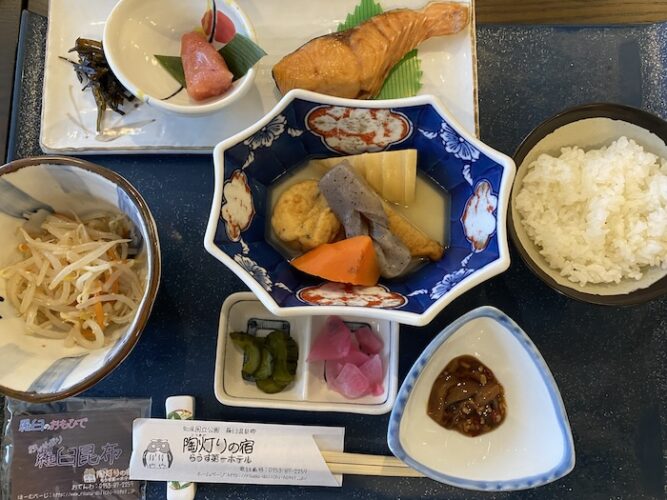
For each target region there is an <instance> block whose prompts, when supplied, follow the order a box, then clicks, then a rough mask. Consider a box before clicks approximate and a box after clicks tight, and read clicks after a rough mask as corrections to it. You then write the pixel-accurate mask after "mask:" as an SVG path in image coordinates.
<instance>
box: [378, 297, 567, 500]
mask: <svg viewBox="0 0 667 500" xmlns="http://www.w3.org/2000/svg"><path fill="white" fill-rule="evenodd" d="M464 354H468V355H472V356H475V357H476V358H478V359H480V361H482V362H483V363H484V364H485V365H486V366H487V367H489V368H490V369H491V371H492V372H493V373H494V375H495V376H496V377H497V379H498V381H499V382H500V383H501V384H502V386H503V387H504V389H505V401H506V403H507V415H506V417H505V420H504V422H503V423H502V424H500V426H498V427H497V428H496V429H494V430H492V431H491V432H488V433H486V434H482V435H480V436H477V437H468V436H464V435H463V434H460V433H459V432H457V431H454V430H448V429H445V428H443V427H441V426H440V425H439V424H437V423H436V422H434V421H433V420H432V419H431V418H430V417H429V416H428V415H427V413H426V406H427V402H428V397H429V394H430V392H431V387H432V386H433V382H434V381H435V379H436V378H437V376H438V375H439V374H440V372H441V371H442V370H443V369H444V367H445V366H446V365H447V364H448V363H449V362H450V361H451V360H452V359H453V358H455V357H457V356H461V355H464ZM387 439H388V443H389V448H390V449H391V451H392V453H394V455H396V456H397V457H398V458H399V459H401V460H403V461H404V462H405V463H407V464H408V465H410V466H411V467H413V468H415V469H416V470H418V471H420V472H422V473H423V474H425V475H426V476H428V477H430V478H432V479H435V480H436V481H440V482H442V483H447V484H451V485H453V486H457V487H459V488H467V489H474V490H495V491H502V490H520V489H525V488H533V487H536V486H541V485H543V484H546V483H549V482H551V481H555V480H556V479H559V478H561V477H563V476H564V475H566V474H568V473H569V472H570V471H571V470H572V469H573V468H574V461H575V457H574V445H573V442H572V434H571V431H570V425H569V422H568V419H567V415H566V413H565V408H564V407H563V401H562V400H561V397H560V394H559V392H558V388H557V387H556V382H555V381H554V378H553V376H552V375H551V372H550V371H549V368H548V367H547V365H546V363H545V362H544V359H542V356H541V355H540V353H539V351H538V350H537V348H536V347H535V345H534V344H533V343H532V342H531V340H530V339H529V338H528V336H527V335H526V334H525V333H524V332H523V330H521V328H520V327H519V326H518V325H517V324H516V323H514V322H513V321H512V320H511V319H510V318H509V317H508V316H506V315H505V314H504V313H502V312H501V311H499V310H497V309H495V308H492V307H480V308H479V309H475V310H474V311H471V312H469V313H468V314H465V315H464V316H462V317H461V318H459V319H458V320H456V321H455V322H454V323H452V324H451V325H450V326H448V327H447V328H445V330H443V331H442V332H441V333H440V334H439V335H438V336H437V337H436V338H435V339H433V341H432V342H431V343H430V344H429V345H428V347H427V348H426V349H425V350H424V352H423V353H422V354H421V356H419V358H418V359H417V361H416V362H415V364H414V365H413V366H412V368H411V369H410V372H409V373H408V375H407V377H406V378H405V381H404V382H403V385H402V386H401V388H400V390H399V392H398V397H397V399H396V404H395V405H394V409H393V410H392V412H391V417H390V419H389V429H388V434H387Z"/></svg>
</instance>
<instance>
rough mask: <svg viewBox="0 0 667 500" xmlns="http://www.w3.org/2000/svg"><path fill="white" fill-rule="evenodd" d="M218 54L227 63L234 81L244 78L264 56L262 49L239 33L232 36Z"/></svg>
mask: <svg viewBox="0 0 667 500" xmlns="http://www.w3.org/2000/svg"><path fill="white" fill-rule="evenodd" d="M218 52H220V55H222V57H223V58H224V60H225V62H226V63H227V67H228V68H229V71H231V72H232V74H233V75H234V80H238V79H239V78H241V77H242V76H244V75H245V74H246V73H247V72H248V71H250V68H252V67H253V66H254V65H255V64H257V61H259V60H260V59H261V58H262V57H264V56H265V55H266V52H264V49H262V48H261V47H260V46H259V45H257V44H256V43H255V42H253V41H252V40H251V39H250V38H248V37H246V36H243V35H242V34H241V33H237V34H236V35H234V38H232V39H231V40H230V41H229V43H228V44H227V45H225V46H224V47H223V48H221V49H220V50H219V51H218Z"/></svg>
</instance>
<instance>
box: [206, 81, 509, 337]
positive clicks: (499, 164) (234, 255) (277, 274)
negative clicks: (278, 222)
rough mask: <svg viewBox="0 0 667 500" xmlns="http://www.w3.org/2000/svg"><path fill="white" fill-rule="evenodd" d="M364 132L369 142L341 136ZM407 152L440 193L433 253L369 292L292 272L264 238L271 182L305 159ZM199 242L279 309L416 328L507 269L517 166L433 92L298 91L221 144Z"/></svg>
mask: <svg viewBox="0 0 667 500" xmlns="http://www.w3.org/2000/svg"><path fill="white" fill-rule="evenodd" d="M360 129H361V130H363V131H364V132H365V133H366V137H368V136H372V137H373V139H372V140H371V142H370V143H368V142H364V141H362V140H359V138H358V136H355V135H354V133H350V131H357V132H358V131H359V130H360ZM408 148H415V149H417V151H418V169H419V171H420V172H421V173H422V174H424V175H426V176H427V177H429V178H430V179H431V180H432V181H433V182H434V183H435V184H436V185H438V186H439V187H440V188H441V189H442V190H443V191H447V192H448V193H449V196H450V199H451V207H450V208H451V210H450V220H449V224H450V227H449V231H447V233H448V234H449V241H448V242H447V250H446V251H445V255H444V257H443V259H442V260H440V261H439V262H433V263H430V264H428V265H425V266H423V267H421V268H420V269H419V270H418V271H416V272H414V273H412V274H410V275H409V276H407V277H406V278H404V279H403V280H393V281H386V282H385V281H381V282H380V283H379V284H378V285H377V286H375V287H361V286H351V285H342V284H335V283H329V282H323V281H322V280H321V279H318V278H311V277H307V276H305V275H304V274H302V273H300V272H298V271H296V270H294V269H293V268H292V267H291V266H290V264H289V263H288V262H287V261H286V260H285V258H284V257H283V256H282V255H281V254H280V253H279V252H278V251H277V250H276V249H274V247H272V246H271V244H269V242H267V240H266V239H265V235H266V225H267V221H269V219H270V210H271V207H269V206H267V205H268V200H267V196H268V189H269V188H270V187H271V186H272V185H273V184H275V183H276V182H277V180H279V179H280V178H281V176H283V175H285V174H286V173H288V172H290V171H292V170H294V169H295V168H297V167H299V166H300V165H302V164H304V163H305V162H306V161H308V160H310V159H313V158H323V157H331V156H343V155H349V154H358V153H362V152H366V151H381V150H397V149H408ZM213 159H214V163H215V194H214V198H213V206H212V209H211V215H210V219H209V223H208V227H207V230H206V237H205V240H204V245H205V247H206V249H207V250H208V251H209V252H210V253H211V254H212V255H214V256H215V257H217V258H218V259H219V260H220V261H222V262H223V263H224V264H225V265H226V266H227V267H229V268H230V269H231V270H232V271H233V272H234V273H236V274H237V275H238V276H239V277H240V278H241V279H242V280H243V281H244V282H245V283H246V285H248V286H249V287H250V289H251V290H252V291H253V292H254V293H255V294H256V295H257V296H258V298H259V299H260V300H261V301H262V303H263V304H264V305H265V306H266V308H267V309H269V310H270V311H271V312H272V313H274V314H276V315H278V316H295V315H304V314H336V313H340V312H341V307H346V308H347V309H346V310H345V314H352V315H357V316H365V317H374V318H382V319H388V320H392V321H398V322H400V323H405V324H410V325H418V326H421V325H425V324H427V323H428V322H429V321H431V320H432V319H433V318H434V317H435V315H436V314H437V313H438V312H439V311H440V310H442V308H443V307H445V306H446V305H447V304H449V303H450V302H451V301H452V300H454V299H455V298H456V297H458V296H459V295H461V294H462V293H464V292H466V291H467V290H469V289H471V288H472V287H474V286H476V285H478V284H480V283H482V282H483V281H485V280H487V279H489V278H491V277H492V276H495V275H496V274H498V273H501V272H503V271H504V270H506V269H507V268H508V267H509V262H510V259H509V252H508V248H507V233H506V228H505V217H506V214H507V206H508V199H509V193H510V189H511V186H512V181H513V179H514V172H515V166H514V162H513V161H512V159H511V158H509V157H507V156H505V155H504V154H502V153H499V152H497V151H495V150H493V149H491V148H490V147H488V146H486V145H485V144H484V143H482V142H481V141H479V140H478V139H476V138H475V137H473V136H472V135H471V134H470V133H468V132H467V131H465V130H464V129H463V128H462V127H461V126H460V125H459V124H458V122H456V120H455V119H454V118H453V117H452V116H451V115H450V114H449V113H448V112H447V111H446V110H445V109H443V107H442V106H441V105H440V103H439V102H438V101H437V100H436V99H435V98H434V97H433V96H428V95H424V96H418V97H411V98H406V99H396V100H390V101H357V100H351V99H340V98H336V97H330V96H324V95H320V94H316V93H313V92H307V91H303V90H293V91H291V92H289V93H288V94H286V95H285V97H283V98H282V100H281V101H280V102H279V103H278V104H277V105H276V107H275V108H274V109H273V111H271V112H270V113H269V114H268V115H266V116H265V117H264V118H263V119H262V120H260V121H259V122H258V123H257V124H255V125H254V126H252V127H250V128H248V129H247V130H245V131H243V132H240V133H239V134H237V135H235V136H234V137H231V138H229V139H227V140H225V141H223V142H221V143H220V144H218V145H217V146H216V148H215V151H214V153H213Z"/></svg>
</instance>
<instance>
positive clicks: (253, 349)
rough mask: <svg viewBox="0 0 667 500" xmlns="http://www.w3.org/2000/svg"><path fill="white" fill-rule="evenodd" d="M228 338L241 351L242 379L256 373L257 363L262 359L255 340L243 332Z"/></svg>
mask: <svg viewBox="0 0 667 500" xmlns="http://www.w3.org/2000/svg"><path fill="white" fill-rule="evenodd" d="M230 337H231V338H232V341H233V342H234V344H236V345H237V346H239V347H240V348H241V349H243V367H242V368H241V372H242V374H243V375H244V377H243V378H246V377H248V376H252V374H253V373H255V371H257V368H259V363H260V361H261V359H262V353H261V351H260V344H259V342H257V338H256V337H253V336H252V335H248V334H247V333H243V332H232V333H231V334H230Z"/></svg>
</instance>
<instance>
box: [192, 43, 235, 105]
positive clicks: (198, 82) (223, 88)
mask: <svg viewBox="0 0 667 500" xmlns="http://www.w3.org/2000/svg"><path fill="white" fill-rule="evenodd" d="M181 60H182V61H183V72H184V73H185V82H186V83H187V85H186V87H187V90H188V94H189V95H190V97H192V98H193V99H194V100H195V101H201V100H204V99H208V98H209V97H216V96H219V95H222V94H224V93H225V92H227V90H229V88H230V87H231V86H232V80H233V79H234V75H233V74H232V73H231V71H229V69H228V68H227V64H226V63H225V60H224V59H223V58H222V56H221V55H220V54H219V53H218V51H217V50H215V47H213V45H211V44H210V43H208V41H207V40H206V38H205V37H204V35H202V34H201V33H197V32H194V31H193V32H191V33H186V34H185V35H183V36H182V37H181Z"/></svg>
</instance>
